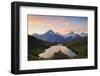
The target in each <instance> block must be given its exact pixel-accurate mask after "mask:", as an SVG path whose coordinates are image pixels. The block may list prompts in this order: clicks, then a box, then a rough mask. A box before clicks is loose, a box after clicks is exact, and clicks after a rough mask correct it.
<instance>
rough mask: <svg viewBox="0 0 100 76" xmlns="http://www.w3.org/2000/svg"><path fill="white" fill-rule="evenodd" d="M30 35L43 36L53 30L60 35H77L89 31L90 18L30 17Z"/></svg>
mask: <svg viewBox="0 0 100 76" xmlns="http://www.w3.org/2000/svg"><path fill="white" fill-rule="evenodd" d="M27 19H28V34H30V35H32V34H33V33H38V34H42V33H45V32H47V31H48V30H50V29H51V30H53V31H54V32H58V33H60V34H67V33H69V32H70V31H74V32H76V33H80V32H87V31H88V18H87V17H75V16H72V17H71V16H45V15H28V17H27Z"/></svg>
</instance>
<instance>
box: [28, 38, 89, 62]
mask: <svg viewBox="0 0 100 76" xmlns="http://www.w3.org/2000/svg"><path fill="white" fill-rule="evenodd" d="M35 41H36V40H35ZM29 42H30V43H31V44H29V49H28V50H29V51H28V60H29V61H31V60H39V58H38V54H39V53H42V52H44V50H45V49H47V48H49V47H50V46H51V45H55V43H54V44H52V43H48V42H43V41H39V42H34V43H32V42H33V41H32V40H31V41H29ZM63 45H64V46H67V47H68V48H70V49H73V50H75V51H77V52H78V56H76V57H74V58H87V38H85V39H81V40H78V41H75V42H71V43H68V44H67V43H65V44H63ZM52 59H69V58H68V57H67V56H65V55H64V54H62V53H60V52H59V53H57V54H56V55H55V56H54V57H53V58H52ZM42 60H43V59H42Z"/></svg>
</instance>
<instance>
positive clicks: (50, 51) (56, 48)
mask: <svg viewBox="0 0 100 76" xmlns="http://www.w3.org/2000/svg"><path fill="white" fill-rule="evenodd" d="M59 52H60V53H61V54H64V55H66V57H67V56H68V57H70V58H73V57H75V56H76V55H77V54H76V52H74V51H72V50H71V49H69V48H67V47H66V46H63V45H62V44H58V45H53V46H51V47H50V48H47V49H45V52H43V53H40V54H39V58H44V59H45V58H52V57H54V55H55V54H57V53H59ZM55 56H56V55H55Z"/></svg>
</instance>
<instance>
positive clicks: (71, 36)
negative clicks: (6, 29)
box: [32, 30, 88, 43]
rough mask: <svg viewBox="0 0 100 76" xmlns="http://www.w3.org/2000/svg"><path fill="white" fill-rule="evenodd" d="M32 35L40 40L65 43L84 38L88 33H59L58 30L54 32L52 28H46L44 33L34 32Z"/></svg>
mask: <svg viewBox="0 0 100 76" xmlns="http://www.w3.org/2000/svg"><path fill="white" fill-rule="evenodd" d="M32 36H33V37H35V38H37V39H39V40H42V41H47V42H56V43H66V42H73V41H76V40H79V39H82V38H85V37H87V36H88V34H87V33H81V34H77V33H74V32H73V31H71V32H70V33H68V34H65V35H62V34H59V33H58V32H57V33H55V32H54V31H52V30H48V31H47V32H45V33H44V34H36V33H34V34H33V35H32Z"/></svg>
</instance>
